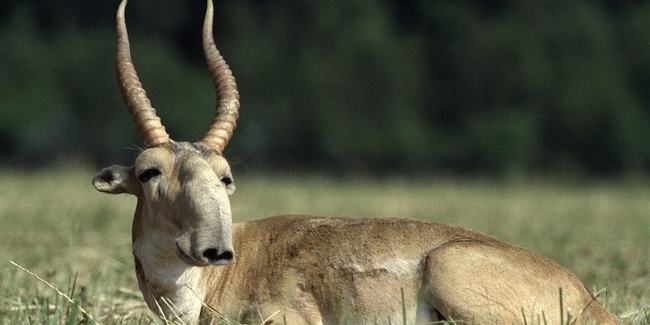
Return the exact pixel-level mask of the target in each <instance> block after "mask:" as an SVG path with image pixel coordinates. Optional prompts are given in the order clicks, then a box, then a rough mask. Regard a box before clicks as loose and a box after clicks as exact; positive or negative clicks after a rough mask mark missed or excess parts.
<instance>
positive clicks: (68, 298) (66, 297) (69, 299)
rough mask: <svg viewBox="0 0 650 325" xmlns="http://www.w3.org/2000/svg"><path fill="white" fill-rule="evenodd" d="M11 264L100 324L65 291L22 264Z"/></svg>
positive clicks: (12, 262)
mask: <svg viewBox="0 0 650 325" xmlns="http://www.w3.org/2000/svg"><path fill="white" fill-rule="evenodd" d="M9 263H11V265H13V266H15V267H17V268H19V269H20V270H21V271H23V272H25V273H27V274H29V275H30V276H31V277H33V278H34V279H36V280H38V281H39V282H41V283H43V284H45V285H46V286H47V287H49V288H50V289H52V290H54V291H55V292H56V293H57V294H58V295H59V296H61V297H63V299H65V300H66V301H67V302H69V303H70V304H72V305H73V306H75V307H76V308H77V309H79V311H80V312H81V313H82V314H83V315H84V316H86V317H88V319H89V320H91V321H92V322H93V323H95V324H99V322H97V320H95V318H94V317H93V316H92V315H90V313H88V312H87V311H86V310H85V309H84V308H83V307H81V306H80V305H79V304H78V303H76V302H75V301H74V300H72V298H70V297H69V296H68V295H67V294H65V293H64V292H63V291H61V290H59V288H57V287H55V286H53V285H52V284H50V283H49V282H47V281H45V279H43V278H41V277H40V276H38V274H36V273H34V272H32V271H30V270H28V269H26V268H25V267H23V266H22V265H20V264H18V263H16V262H14V261H9Z"/></svg>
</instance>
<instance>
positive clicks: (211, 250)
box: [201, 247, 235, 265]
mask: <svg viewBox="0 0 650 325" xmlns="http://www.w3.org/2000/svg"><path fill="white" fill-rule="evenodd" d="M234 257H235V253H234V252H233V251H232V250H231V249H224V250H220V249H219V248H217V247H208V248H206V249H204V250H203V252H201V259H202V260H203V262H205V263H208V264H212V265H226V264H228V263H230V261H232V259H233V258H234Z"/></svg>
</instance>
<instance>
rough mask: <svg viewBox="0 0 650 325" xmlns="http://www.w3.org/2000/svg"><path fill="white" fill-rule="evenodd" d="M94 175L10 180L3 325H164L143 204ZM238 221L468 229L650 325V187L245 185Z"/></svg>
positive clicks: (5, 191) (4, 202) (3, 199)
mask: <svg viewBox="0 0 650 325" xmlns="http://www.w3.org/2000/svg"><path fill="white" fill-rule="evenodd" d="M92 175H93V171H92V170H89V169H85V168H70V167H66V168H58V169H53V170H45V171H39V172H33V173H27V172H16V171H12V170H4V171H0V324H21V323H34V324H41V323H48V324H76V323H78V322H80V321H82V322H84V321H88V320H87V319H84V318H85V317H84V316H83V315H82V314H81V313H80V312H78V311H77V309H76V308H74V307H71V305H70V304H68V303H66V302H65V301H64V300H63V298H62V297H61V296H60V295H58V294H57V293H56V292H54V290H52V289H50V288H48V287H46V286H45V285H44V284H42V283H41V282H39V281H38V280H36V279H35V278H34V277H32V276H30V275H28V274H26V273H25V272H23V271H21V270H19V269H18V268H17V267H16V266H14V265H12V264H10V261H15V262H16V263H18V264H20V265H23V266H25V267H26V268H28V269H29V270H31V271H33V272H35V273H37V274H39V275H41V276H42V277H43V278H44V279H45V280H46V281H48V282H49V283H51V284H52V285H54V286H56V287H57V288H59V289H61V290H62V291H64V292H66V293H68V294H69V295H72V296H73V299H74V300H75V301H76V302H77V303H79V304H80V305H81V306H82V307H83V308H85V309H86V310H87V311H88V313H89V314H90V315H92V316H93V317H94V318H95V319H97V320H98V321H99V322H100V323H127V324H129V323H133V324H137V323H142V324H147V323H150V322H153V321H155V320H154V319H155V318H154V317H153V316H152V314H150V313H149V312H148V311H147V309H146V307H145V306H144V304H143V301H142V299H141V297H140V292H139V289H138V287H137V283H136V280H135V274H134V271H133V262H132V257H131V242H130V228H131V225H130V223H131V217H132V214H133V210H134V205H135V199H134V198H132V197H130V196H127V195H120V196H109V195H106V194H101V193H98V192H95V191H94V190H93V189H92V187H91V186H90V178H91V177H92ZM236 180H237V187H238V189H237V192H236V193H235V195H234V196H233V197H232V205H233V215H234V219H235V221H241V220H249V219H257V218H261V217H264V216H271V215H276V214H284V213H308V214H327V215H353V216H354V215H363V216H399V217H413V218H421V219H426V220H432V221H436V222H442V223H451V224H456V225H461V226H464V227H466V228H470V229H474V230H479V231H482V232H485V233H488V234H491V235H495V236H497V237H499V238H501V239H503V240H506V241H509V242H511V243H514V244H517V245H519V246H523V247H527V248H530V249H533V250H535V251H537V252H540V253H542V254H544V255H547V256H550V257H551V258H553V259H555V260H557V261H558V262H560V263H561V264H563V265H564V266H566V267H567V268H569V269H570V270H572V271H573V272H575V273H577V274H578V276H579V277H580V278H581V279H583V280H584V281H585V282H586V284H587V286H589V287H591V288H593V289H594V291H598V290H601V289H604V288H606V290H605V291H603V293H602V294H601V297H602V299H603V301H604V303H605V304H606V306H607V308H608V309H609V310H610V311H612V312H613V313H614V314H616V315H618V316H619V317H620V318H621V319H622V321H623V323H624V324H650V186H647V185H645V184H643V182H629V181H627V182H623V183H589V184H579V183H572V184H560V183H557V182H552V181H518V182H509V183H499V182H488V181H475V180H469V179H466V180H452V179H436V178H429V179H418V180H416V181H413V180H410V181H409V180H404V179H398V178H392V179H385V180H375V179H348V178H326V177H322V176H320V177H319V176H304V175H303V176H292V175H288V174H287V175H273V176H272V175H239V177H237V175H236Z"/></svg>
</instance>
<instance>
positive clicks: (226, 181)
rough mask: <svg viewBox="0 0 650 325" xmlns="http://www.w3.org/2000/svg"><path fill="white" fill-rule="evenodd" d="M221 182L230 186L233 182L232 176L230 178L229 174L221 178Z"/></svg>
mask: <svg viewBox="0 0 650 325" xmlns="http://www.w3.org/2000/svg"><path fill="white" fill-rule="evenodd" d="M221 182H222V183H223V185H226V186H228V185H230V184H232V178H230V177H228V176H226V177H223V178H221Z"/></svg>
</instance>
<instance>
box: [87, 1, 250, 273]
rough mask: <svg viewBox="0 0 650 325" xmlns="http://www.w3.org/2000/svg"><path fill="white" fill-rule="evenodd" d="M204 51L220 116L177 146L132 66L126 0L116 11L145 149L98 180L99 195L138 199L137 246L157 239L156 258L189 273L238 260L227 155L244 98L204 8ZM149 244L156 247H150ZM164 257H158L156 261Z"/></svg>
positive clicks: (124, 70) (128, 89) (122, 82)
mask: <svg viewBox="0 0 650 325" xmlns="http://www.w3.org/2000/svg"><path fill="white" fill-rule="evenodd" d="M207 3H208V6H207V10H206V15H205V20H204V24H203V50H204V53H205V57H206V61H207V63H208V67H209V70H210V73H211V74H212V80H213V82H214V87H215V90H216V92H217V97H218V102H217V113H216V115H215V117H214V120H213V121H212V125H211V126H210V128H209V129H208V131H207V133H206V135H205V137H204V138H203V139H202V140H201V141H199V142H194V143H190V142H176V141H173V140H172V139H171V138H170V136H169V134H167V132H166V131H165V127H164V126H163V124H162V121H161V120H160V118H159V117H158V116H157V115H156V110H155V109H154V108H153V106H152V105H151V101H149V99H148V98H147V94H146V92H145V90H144V88H143V86H142V84H141V83H140V80H139V78H138V75H137V73H136V70H135V67H134V65H133V62H132V60H131V53H130V47H129V38H128V34H127V29H126V22H125V17H124V11H125V7H126V0H123V1H122V3H121V4H120V6H119V9H118V11H117V25H116V27H117V64H116V68H117V77H118V83H119V87H120V90H121V92H122V97H123V98H124V101H125V103H126V105H127V106H128V109H129V112H130V113H131V115H132V117H133V121H134V122H135V125H136V127H137V129H138V131H139V133H140V135H141V136H142V138H143V140H144V143H145V145H146V149H144V150H143V151H142V152H140V154H139V155H138V157H137V158H136V160H135V163H134V165H133V166H128V167H126V166H116V165H113V166H110V167H108V168H105V169H103V170H101V171H100V172H99V173H98V174H97V175H96V176H95V177H94V178H93V181H92V183H93V186H94V187H95V188H96V189H97V190H98V191H101V192H105V193H111V194H117V193H129V194H133V195H135V196H136V197H137V200H138V206H137V208H136V212H135V218H134V230H133V237H134V238H133V239H134V245H135V243H136V242H137V241H138V239H139V238H140V237H143V236H147V237H148V238H149V239H151V238H155V240H153V242H155V244H154V245H155V246H156V251H157V252H158V253H159V254H163V255H165V257H167V258H177V259H180V261H182V262H184V264H187V265H189V266H206V265H211V264H212V265H215V264H216V265H220V264H227V263H229V262H230V261H231V260H232V259H233V258H234V251H233V246H232V236H231V210H230V200H229V195H231V194H232V193H233V192H234V191H235V184H234V182H233V178H232V174H231V171H230V166H229V164H228V162H227V161H226V159H225V158H224V157H223V156H222V152H223V150H224V148H225V147H226V145H227V144H228V141H229V139H230V138H231V136H232V134H233V131H234V130H235V127H236V121H237V118H238V116H239V113H238V111H239V93H238V91H237V84H236V82H235V78H234V77H233V75H232V72H231V71H230V68H229V67H228V65H227V64H226V62H225V61H224V59H223V58H222V56H221V54H220V53H219V51H218V50H217V48H216V46H215V43H214V39H213V36H212V18H213V6H212V2H211V0H208V1H207ZM149 242H152V240H149ZM159 257H160V256H159Z"/></svg>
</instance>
